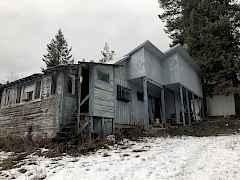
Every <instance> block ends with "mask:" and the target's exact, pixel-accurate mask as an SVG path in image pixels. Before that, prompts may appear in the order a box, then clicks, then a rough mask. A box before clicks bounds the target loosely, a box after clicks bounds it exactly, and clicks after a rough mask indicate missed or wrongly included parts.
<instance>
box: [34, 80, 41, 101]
mask: <svg viewBox="0 0 240 180" xmlns="http://www.w3.org/2000/svg"><path fill="white" fill-rule="evenodd" d="M40 92H41V81H37V82H36V87H35V95H34V99H39V98H40Z"/></svg>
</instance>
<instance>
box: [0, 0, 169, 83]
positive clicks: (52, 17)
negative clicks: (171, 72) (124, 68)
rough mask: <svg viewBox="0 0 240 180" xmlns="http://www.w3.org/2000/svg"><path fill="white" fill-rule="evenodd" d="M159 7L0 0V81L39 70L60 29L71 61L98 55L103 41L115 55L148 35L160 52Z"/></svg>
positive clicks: (139, 1)
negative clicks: (70, 49) (48, 47)
mask: <svg viewBox="0 0 240 180" xmlns="http://www.w3.org/2000/svg"><path fill="white" fill-rule="evenodd" d="M159 11H160V9H159V5H158V0H0V22H1V28H0V81H2V80H6V79H11V78H14V76H15V75H18V76H20V77H22V76H25V75H29V74H31V73H36V72H40V67H43V63H42V61H41V57H42V55H43V54H44V53H46V44H47V43H49V41H50V40H51V38H52V37H54V35H55V34H56V32H57V30H58V29H59V28H61V29H62V30H63V33H64V35H65V38H66V39H67V41H68V44H69V45H70V46H72V48H73V51H72V54H73V56H74V57H75V59H76V60H78V59H81V58H85V59H94V60H96V59H98V57H99V54H100V50H101V49H102V48H103V46H104V43H105V42H108V44H109V46H110V48H111V49H113V50H115V51H116V55H117V56H118V57H120V56H123V55H125V54H126V53H128V52H129V51H130V50H132V49H133V48H135V47H136V46H137V45H138V44H140V43H142V42H143V41H145V40H147V39H148V40H150V41H152V42H153V43H154V44H155V45H156V46H157V47H159V48H160V49H161V50H163V51H164V50H166V49H167V48H168V45H169V43H170V40H169V39H168V37H167V35H166V34H165V33H164V31H163V28H164V26H163V23H162V22H161V21H160V20H159V19H158V17H157V15H158V14H159Z"/></svg>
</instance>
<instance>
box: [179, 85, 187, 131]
mask: <svg viewBox="0 0 240 180" xmlns="http://www.w3.org/2000/svg"><path fill="white" fill-rule="evenodd" d="M180 98H181V110H182V119H183V125H184V126H185V125H186V119H185V108H184V101H183V87H182V86H180Z"/></svg>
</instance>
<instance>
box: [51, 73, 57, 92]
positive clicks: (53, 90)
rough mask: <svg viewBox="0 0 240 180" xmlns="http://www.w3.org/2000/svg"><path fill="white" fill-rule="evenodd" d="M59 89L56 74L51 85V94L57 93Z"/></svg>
mask: <svg viewBox="0 0 240 180" xmlns="http://www.w3.org/2000/svg"><path fill="white" fill-rule="evenodd" d="M56 89H57V77H56V75H53V76H52V86H51V94H56Z"/></svg>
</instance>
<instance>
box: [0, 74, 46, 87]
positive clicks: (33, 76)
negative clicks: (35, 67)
mask: <svg viewBox="0 0 240 180" xmlns="http://www.w3.org/2000/svg"><path fill="white" fill-rule="evenodd" d="M42 76H43V74H41V73H37V74H32V75H30V76H27V77H24V78H21V79H18V80H16V81H13V82H10V83H7V84H4V85H2V88H6V87H10V86H13V85H16V84H21V83H24V82H28V81H33V80H35V79H39V78H41V77H42ZM0 88H1V85H0Z"/></svg>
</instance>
